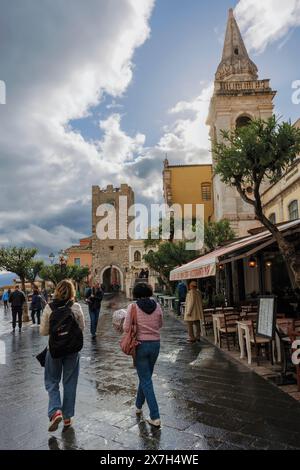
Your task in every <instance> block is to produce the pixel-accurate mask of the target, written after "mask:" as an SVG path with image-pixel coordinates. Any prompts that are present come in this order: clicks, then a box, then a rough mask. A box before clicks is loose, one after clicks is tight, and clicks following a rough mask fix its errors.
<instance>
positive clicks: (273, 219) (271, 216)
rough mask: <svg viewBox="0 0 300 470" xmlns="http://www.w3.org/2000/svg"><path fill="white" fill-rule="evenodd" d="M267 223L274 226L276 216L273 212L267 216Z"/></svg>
mask: <svg viewBox="0 0 300 470" xmlns="http://www.w3.org/2000/svg"><path fill="white" fill-rule="evenodd" d="M269 221H270V222H271V223H272V224H276V214H275V212H273V213H272V214H270V215H269Z"/></svg>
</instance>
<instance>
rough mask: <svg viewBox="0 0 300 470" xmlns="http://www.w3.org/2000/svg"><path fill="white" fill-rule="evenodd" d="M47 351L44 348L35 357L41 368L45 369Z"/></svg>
mask: <svg viewBox="0 0 300 470" xmlns="http://www.w3.org/2000/svg"><path fill="white" fill-rule="evenodd" d="M47 351H48V348H45V349H44V350H43V351H42V352H40V353H39V354H38V355H37V356H35V357H36V359H37V360H38V361H39V363H40V364H41V366H42V367H45V362H46V354H47Z"/></svg>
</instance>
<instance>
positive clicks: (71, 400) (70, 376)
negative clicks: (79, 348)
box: [45, 351, 79, 419]
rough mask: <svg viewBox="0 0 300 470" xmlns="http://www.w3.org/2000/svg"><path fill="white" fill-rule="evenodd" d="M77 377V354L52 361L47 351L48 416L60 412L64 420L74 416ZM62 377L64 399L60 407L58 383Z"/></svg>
mask: <svg viewBox="0 0 300 470" xmlns="http://www.w3.org/2000/svg"><path fill="white" fill-rule="evenodd" d="M78 375H79V353H75V354H69V355H68V356H65V357H61V358H59V359H53V358H52V356H51V354H50V352H49V351H47V355H46V363H45V387H46V390H47V392H48V395H49V407H48V416H49V418H51V416H52V415H53V414H54V413H55V412H56V411H57V410H61V411H62V414H63V417H64V419H68V418H72V417H73V416H74V414H75V400H76V388H77V381H78ZM61 376H63V380H62V383H63V389H64V398H63V404H62V406H61V398H60V390H59V383H60V381H61Z"/></svg>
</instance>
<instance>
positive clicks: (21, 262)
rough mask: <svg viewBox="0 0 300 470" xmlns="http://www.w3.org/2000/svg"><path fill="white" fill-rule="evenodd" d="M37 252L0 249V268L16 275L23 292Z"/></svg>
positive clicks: (34, 249)
mask: <svg viewBox="0 0 300 470" xmlns="http://www.w3.org/2000/svg"><path fill="white" fill-rule="evenodd" d="M37 252H38V250H37V249H36V248H18V247H12V248H0V268H1V269H5V270H6V271H10V272H12V273H15V274H17V276H19V278H20V281H21V284H22V290H23V291H24V292H25V281H26V278H27V275H28V272H29V271H30V269H31V268H32V266H33V258H34V257H35V255H36V254H37Z"/></svg>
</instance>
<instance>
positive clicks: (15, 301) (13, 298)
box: [9, 286, 26, 333]
mask: <svg viewBox="0 0 300 470" xmlns="http://www.w3.org/2000/svg"><path fill="white" fill-rule="evenodd" d="M25 302H26V297H25V294H24V292H22V291H20V288H19V286H16V287H15V290H14V292H12V293H11V294H10V296H9V303H10V305H11V311H12V325H13V333H14V332H15V329H16V325H17V317H18V324H19V331H20V333H21V331H22V315H23V305H24V303H25Z"/></svg>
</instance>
